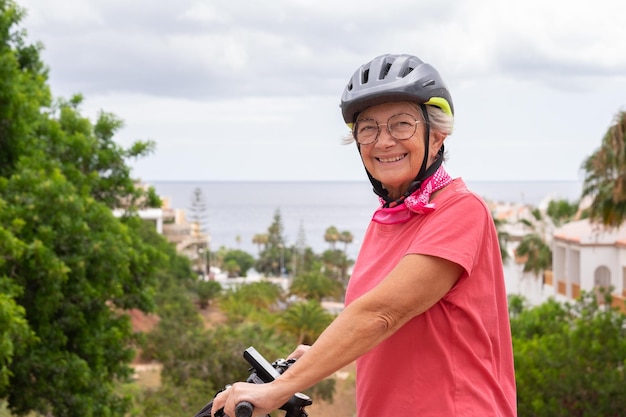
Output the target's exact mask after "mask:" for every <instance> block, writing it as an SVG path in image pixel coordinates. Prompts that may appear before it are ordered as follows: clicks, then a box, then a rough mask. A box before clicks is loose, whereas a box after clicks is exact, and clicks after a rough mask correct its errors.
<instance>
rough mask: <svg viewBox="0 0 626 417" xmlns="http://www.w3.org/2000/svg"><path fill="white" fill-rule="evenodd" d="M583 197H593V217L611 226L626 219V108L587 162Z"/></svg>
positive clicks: (591, 209)
mask: <svg viewBox="0 0 626 417" xmlns="http://www.w3.org/2000/svg"><path fill="white" fill-rule="evenodd" d="M583 169H584V171H585V180H584V183H583V194H582V196H583V197H591V198H592V203H591V207H590V209H589V218H590V219H591V220H592V221H596V222H599V223H601V224H602V225H604V226H606V227H608V228H616V227H619V226H620V225H621V224H622V223H623V222H624V220H626V111H620V112H618V113H617V115H616V117H615V122H614V124H613V125H611V127H609V129H608V130H607V132H606V133H605V135H604V138H602V144H601V145H600V148H599V149H598V150H596V151H595V152H594V153H593V154H591V156H589V157H588V158H587V159H586V160H585V161H584V162H583Z"/></svg>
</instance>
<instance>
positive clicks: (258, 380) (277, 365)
mask: <svg viewBox="0 0 626 417" xmlns="http://www.w3.org/2000/svg"><path fill="white" fill-rule="evenodd" d="M243 357H244V359H246V361H247V362H248V363H249V364H250V365H251V366H252V368H251V369H250V370H251V371H252V373H251V374H250V376H249V377H248V379H247V380H246V382H249V383H253V384H265V383H268V382H272V381H273V380H274V379H276V378H278V377H279V376H280V375H281V374H282V373H283V372H285V371H286V370H287V369H289V367H290V366H291V365H293V364H294V362H295V361H296V360H295V359H277V360H275V361H274V362H273V363H269V361H268V360H267V359H265V358H264V357H263V356H262V355H261V354H260V353H259V352H257V350H256V349H255V348H254V347H252V346H250V347H249V348H248V349H246V350H245V351H244V352H243ZM227 388H228V385H227V386H226V387H224V389H222V390H220V391H218V392H217V393H216V394H215V395H217V394H219V393H220V392H222V391H224V390H225V389H227ZM311 404H313V400H311V398H309V396H308V395H306V394H303V393H300V392H297V393H295V394H294V395H293V396H292V397H291V398H290V399H289V401H287V402H286V403H285V404H283V405H282V406H281V407H280V408H279V409H280V410H284V411H285V417H308V414H307V413H306V411H305V410H304V408H305V407H307V406H309V405H311ZM212 408H213V400H211V401H209V402H208V403H207V404H206V405H205V406H204V407H203V408H202V409H201V410H200V411H198V412H197V413H196V415H195V416H194V417H213V416H212V414H211V412H212ZM253 410H254V406H253V405H252V404H250V403H249V402H247V401H242V402H240V403H239V404H237V407H236V408H235V417H251V416H252V412H253ZM215 415H216V416H217V417H224V416H225V414H224V411H223V409H220V410H218V411H217V412H216V413H215ZM266 417H269V414H268V415H267V416H266Z"/></svg>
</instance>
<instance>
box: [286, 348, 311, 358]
mask: <svg viewBox="0 0 626 417" xmlns="http://www.w3.org/2000/svg"><path fill="white" fill-rule="evenodd" d="M309 349H311V346H309V345H298V347H297V348H296V350H294V351H293V352H291V353H290V354H289V356H287V359H300V357H301V356H302V355H304V354H305V353H306V352H307V351H308V350H309Z"/></svg>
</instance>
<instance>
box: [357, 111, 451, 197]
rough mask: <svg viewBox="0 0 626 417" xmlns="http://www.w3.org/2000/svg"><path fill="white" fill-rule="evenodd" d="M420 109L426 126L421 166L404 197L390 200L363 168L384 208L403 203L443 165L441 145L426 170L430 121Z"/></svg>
mask: <svg viewBox="0 0 626 417" xmlns="http://www.w3.org/2000/svg"><path fill="white" fill-rule="evenodd" d="M420 109H421V110H422V114H423V116H424V125H425V126H426V131H425V135H424V159H423V160H422V166H421V167H420V171H419V172H418V173H417V176H416V177H415V179H414V180H413V181H412V182H411V184H410V185H409V187H408V188H407V190H406V192H405V193H404V195H402V197H400V198H398V199H394V198H391V197H390V196H389V191H388V190H387V189H385V187H384V186H383V184H382V183H381V182H380V181H379V180H377V179H376V178H374V177H373V176H372V174H370V172H369V171H368V170H367V168H365V172H367V177H368V178H369V180H370V182H371V183H372V186H373V187H374V193H375V194H376V195H378V196H379V197H380V198H382V199H383V200H384V201H385V207H389V205H390V204H391V203H394V202H395V203H398V204H399V203H402V201H404V199H405V198H406V197H408V196H410V195H411V194H413V193H414V192H415V191H417V190H418V189H419V188H420V187H421V186H422V182H423V181H424V180H425V179H427V178H429V177H431V176H432V175H433V174H434V173H435V172H436V171H437V170H438V169H439V167H440V166H441V164H442V163H443V152H444V146H443V144H442V145H441V148H439V151H438V152H437V159H435V161H434V162H433V163H432V165H431V166H429V167H428V168H426V164H427V162H428V149H429V147H430V119H429V118H428V112H427V111H426V106H425V105H424V104H420ZM357 147H358V149H359V153H361V146H360V145H359V144H358V142H357Z"/></svg>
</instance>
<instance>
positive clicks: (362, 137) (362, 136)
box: [352, 113, 419, 145]
mask: <svg viewBox="0 0 626 417" xmlns="http://www.w3.org/2000/svg"><path fill="white" fill-rule="evenodd" d="M418 123H419V120H417V119H416V118H415V117H414V116H412V115H410V114H408V113H399V114H394V115H393V116H391V117H390V118H389V120H387V123H378V122H377V121H376V120H374V119H361V120H357V121H356V123H355V124H354V129H353V130H352V135H353V136H354V139H356V141H357V142H358V143H359V144H361V145H369V144H371V143H374V142H376V141H377V140H378V135H380V127H381V126H387V131H388V132H389V134H390V135H391V136H392V137H393V138H395V139H397V140H406V139H409V138H410V137H411V136H413V135H414V134H415V131H416V130H417V124H418Z"/></svg>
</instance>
